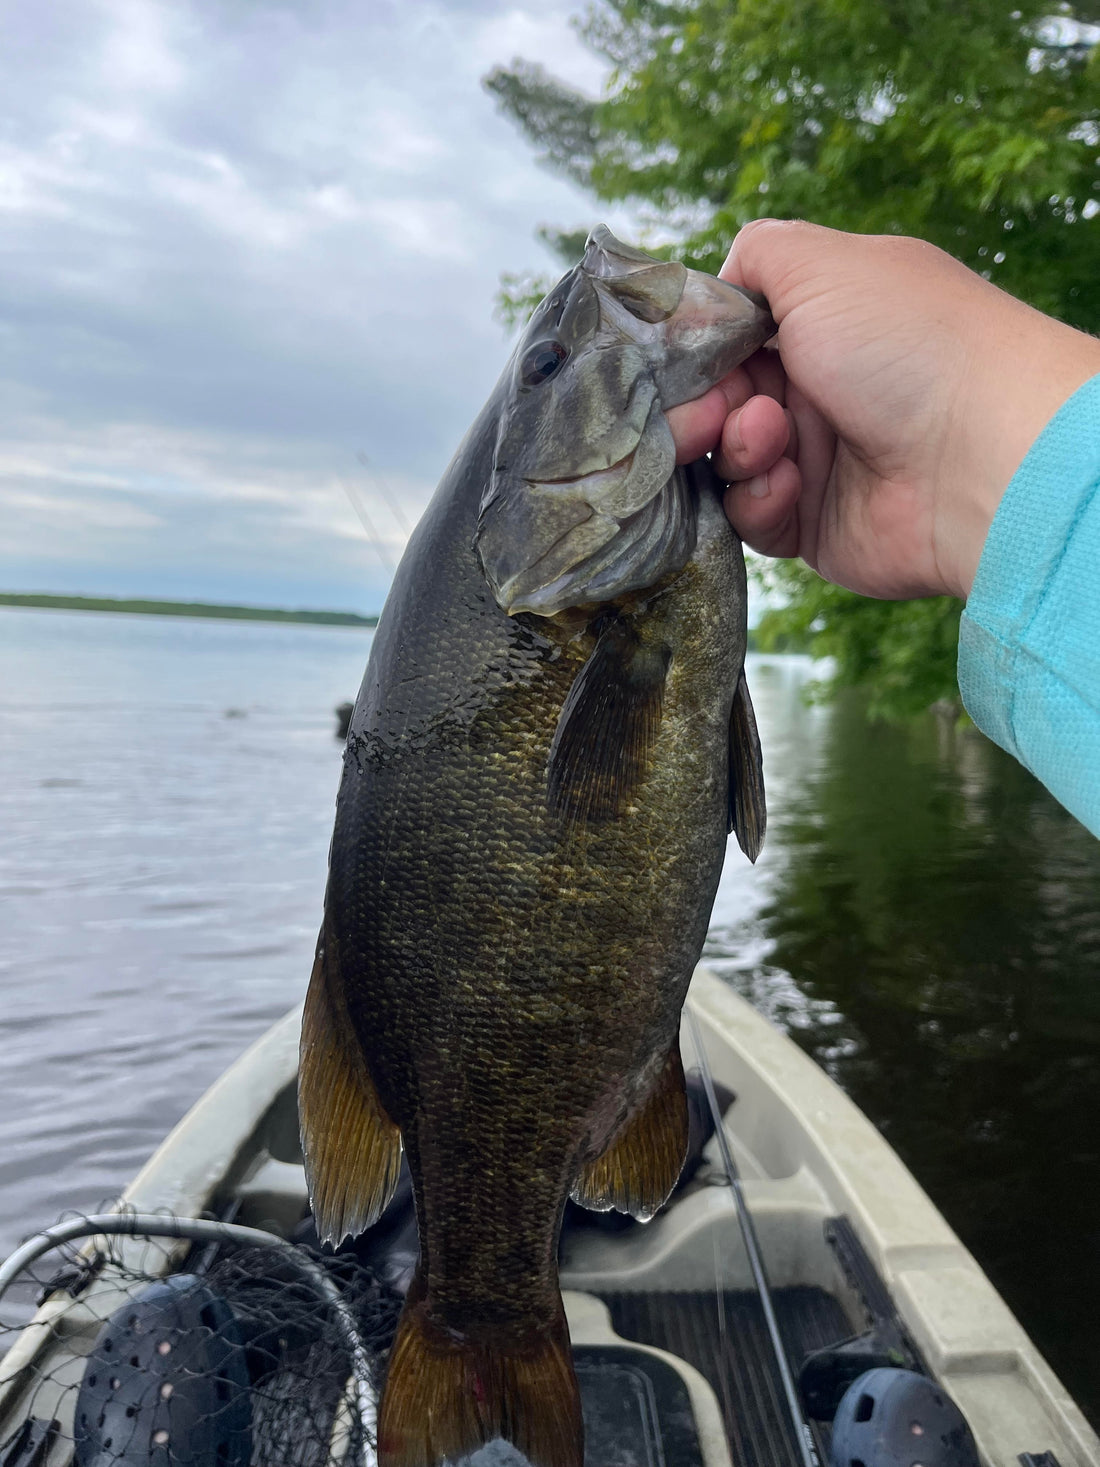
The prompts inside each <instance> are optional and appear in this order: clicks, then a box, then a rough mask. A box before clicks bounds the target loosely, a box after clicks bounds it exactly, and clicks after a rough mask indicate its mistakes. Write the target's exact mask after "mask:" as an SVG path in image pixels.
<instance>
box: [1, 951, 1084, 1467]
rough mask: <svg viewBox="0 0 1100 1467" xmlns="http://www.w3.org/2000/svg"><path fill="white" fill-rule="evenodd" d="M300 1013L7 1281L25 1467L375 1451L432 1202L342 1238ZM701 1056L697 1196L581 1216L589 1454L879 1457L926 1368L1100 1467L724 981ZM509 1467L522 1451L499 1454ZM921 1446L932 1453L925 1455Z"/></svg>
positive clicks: (1031, 1439)
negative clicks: (882, 1414) (313, 1132)
mask: <svg viewBox="0 0 1100 1467" xmlns="http://www.w3.org/2000/svg"><path fill="white" fill-rule="evenodd" d="M300 1022H301V1013H300V1010H295V1011H293V1012H291V1013H289V1014H287V1015H286V1016H285V1018H283V1019H282V1020H280V1021H279V1022H278V1023H277V1024H275V1025H274V1026H273V1027H272V1028H271V1029H270V1030H269V1031H268V1033H266V1034H265V1035H264V1036H263V1037H262V1038H261V1039H260V1040H258V1041H257V1043H255V1044H254V1045H253V1046H252V1047H251V1048H250V1049H249V1050H248V1051H247V1052H246V1053H245V1054H244V1055H242V1057H241V1058H240V1059H239V1060H237V1061H236V1063H235V1064H233V1065H232V1066H231V1067H230V1069H229V1070H227V1071H226V1073H225V1074H224V1075H223V1076H222V1077H221V1079H219V1080H218V1081H217V1082H216V1083H215V1084H214V1085H213V1086H212V1087H211V1088H210V1089H209V1090H208V1091H207V1092H206V1094H205V1095H203V1096H202V1098H201V1099H200V1100H199V1101H198V1102H197V1104H196V1105H195V1106H194V1107H193V1108H192V1110H191V1111H190V1112H189V1113H188V1114H187V1115H186V1116H185V1117H184V1119H183V1120H182V1121H181V1122H180V1123H179V1125H178V1126H176V1128H175V1129H174V1130H173V1131H172V1133H171V1134H170V1135H169V1136H168V1137H167V1139H166V1140H165V1141H164V1142H163V1143H162V1145H161V1146H160V1147H159V1148H158V1150H157V1151H156V1152H155V1154H154V1155H153V1156H152V1158H151V1159H150V1160H149V1162H148V1163H147V1164H146V1165H145V1166H144V1167H143V1168H142V1170H141V1172H140V1173H139V1174H138V1175H137V1177H135V1178H134V1180H133V1182H132V1183H131V1184H130V1185H129V1187H127V1189H126V1191H125V1193H124V1194H123V1196H122V1197H121V1198H120V1200H119V1202H118V1203H117V1204H116V1206H115V1208H114V1210H113V1213H112V1214H111V1215H110V1216H108V1217H106V1218H104V1217H99V1218H96V1219H92V1220H83V1219H76V1220H74V1221H72V1222H70V1223H68V1224H66V1225H65V1227H66V1228H67V1230H68V1231H67V1235H66V1236H67V1242H65V1250H67V1251H64V1250H63V1256H62V1258H61V1261H60V1264H59V1260H58V1257H57V1246H58V1244H59V1243H62V1242H63V1241H64V1240H63V1239H62V1238H61V1237H60V1232H62V1231H64V1229H61V1230H51V1231H50V1232H49V1233H47V1234H43V1235H42V1240H41V1241H40V1242H39V1243H33V1242H32V1243H30V1244H28V1245H26V1246H25V1248H24V1249H22V1250H20V1255H19V1256H18V1257H15V1258H13V1260H10V1261H9V1265H5V1266H4V1269H3V1270H0V1288H4V1289H6V1288H8V1285H9V1281H14V1282H12V1283H11V1288H12V1290H13V1291H14V1295H18V1294H19V1290H20V1289H22V1297H25V1296H26V1293H27V1284H26V1280H27V1278H28V1277H29V1276H31V1275H33V1276H34V1277H35V1278H36V1279H37V1285H36V1288H37V1291H38V1297H37V1302H36V1304H35V1305H34V1308H33V1314H32V1316H31V1317H30V1318H29V1320H28V1319H24V1322H23V1323H22V1324H21V1326H20V1327H19V1328H18V1329H16V1328H15V1327H11V1328H9V1329H8V1330H7V1332H2V1331H0V1347H2V1346H5V1345H6V1346H7V1347H8V1348H7V1350H6V1353H5V1354H4V1356H3V1359H2V1360H0V1464H2V1467H64V1464H68V1463H70V1462H74V1463H75V1464H76V1467H85V1464H89V1467H91V1464H96V1467H106V1464H107V1463H116V1464H129V1463H133V1464H145V1463H152V1462H163V1463H165V1464H167V1463H169V1462H180V1463H193V1464H194V1467H199V1464H206V1463H210V1464H212V1467H214V1464H217V1467H234V1464H235V1463H238V1462H239V1463H241V1464H244V1463H246V1462H261V1461H265V1462H271V1463H273V1464H274V1463H276V1462H278V1463H280V1464H282V1463H292V1462H293V1463H299V1462H301V1463H313V1462H318V1463H321V1462H344V1461H358V1462H365V1463H369V1462H370V1461H371V1460H372V1448H371V1424H372V1412H373V1406H374V1403H375V1402H376V1400H377V1393H378V1387H379V1384H380V1381H381V1378H382V1374H383V1372H384V1363H385V1350H386V1344H387V1342H388V1338H389V1336H388V1334H387V1331H392V1328H393V1324H394V1321H395V1319H396V1312H397V1308H398V1306H399V1304H400V1298H401V1294H402V1292H403V1289H404V1287H405V1286H406V1285H407V1283H408V1279H409V1277H410V1275H411V1270H412V1264H413V1262H414V1260H415V1246H416V1244H415V1227H414V1221H413V1217H412V1211H411V1201H410V1198H409V1189H408V1185H407V1183H405V1184H404V1185H401V1186H399V1188H398V1193H397V1195H396V1197H395V1199H394V1202H393V1203H392V1204H391V1206H390V1208H389V1210H388V1211H387V1213H386V1214H384V1215H383V1217H382V1219H381V1220H380V1221H379V1223H378V1224H376V1226H375V1228H373V1229H371V1230H370V1231H369V1232H368V1233H367V1234H365V1235H364V1236H363V1238H361V1239H359V1240H356V1241H355V1242H354V1243H353V1244H349V1245H346V1246H345V1247H344V1248H343V1249H341V1250H339V1252H338V1253H337V1254H336V1255H333V1254H332V1253H331V1251H330V1250H321V1249H320V1248H319V1247H318V1246H317V1242H316V1235H315V1234H314V1233H313V1231H312V1225H311V1220H310V1216H309V1203H308V1197H307V1194H306V1187H305V1180H304V1174H303V1169H302V1155H301V1147H300V1142H299V1136H298V1117H297V1102H296V1079H297V1062H298V1038H299V1030H300ZM682 1046H683V1051H684V1064H685V1070H686V1071H688V1072H689V1073H690V1074H692V1075H693V1080H692V1086H693V1089H692V1095H691V1099H692V1101H693V1105H694V1107H695V1114H694V1115H693V1126H694V1132H695V1144H694V1147H693V1150H692V1153H691V1156H690V1157H689V1164H688V1167H687V1168H686V1170H685V1175H684V1177H683V1178H682V1179H681V1183H680V1185H679V1187H678V1188H677V1191H676V1192H675V1193H674V1195H673V1197H672V1199H671V1200H670V1202H669V1203H668V1204H667V1205H666V1206H665V1208H664V1209H663V1210H662V1211H661V1212H660V1213H659V1214H658V1215H657V1217H656V1218H654V1219H653V1220H652V1221H651V1222H649V1223H645V1224H643V1223H637V1222H634V1221H633V1220H631V1219H629V1218H625V1217H621V1216H620V1215H619V1214H615V1213H606V1214H600V1213H586V1212H584V1211H582V1210H581V1209H579V1208H574V1207H573V1206H572V1204H571V1205H570V1207H569V1209H568V1212H567V1216H566V1221H565V1226H564V1228H563V1234H562V1246H561V1254H560V1273H561V1282H562V1288H563V1292H564V1298H565V1303H566V1311H567V1316H568V1320H569V1326H570V1334H571V1338H572V1343H573V1349H574V1357H575V1363H576V1368H577V1375H578V1381H579V1383H580V1386H581V1397H582V1404H583V1409H584V1418H585V1429H586V1443H587V1448H586V1460H587V1461H588V1462H591V1463H593V1467H595V1464H596V1463H599V1464H600V1467H634V1464H639V1463H640V1464H650V1463H652V1464H654V1467H688V1464H690V1467H696V1464H698V1467H787V1464H791V1467H806V1464H807V1463H811V1464H812V1463H815V1462H821V1463H824V1462H828V1461H830V1460H831V1461H833V1462H836V1463H838V1464H839V1463H841V1462H843V1463H844V1464H845V1467H849V1464H850V1463H851V1462H852V1461H857V1462H863V1464H864V1467H874V1463H873V1462H872V1461H870V1460H865V1459H864V1458H863V1457H861V1456H859V1455H858V1454H857V1453H855V1452H848V1446H847V1445H846V1444H848V1443H850V1442H851V1441H856V1440H857V1439H858V1436H853V1435H852V1433H857V1434H858V1432H859V1430H860V1429H861V1428H860V1425H859V1415H860V1411H861V1410H863V1411H864V1413H865V1415H869V1414H870V1410H871V1407H870V1406H868V1405H867V1404H866V1403H868V1402H871V1401H872V1394H873V1392H872V1393H871V1394H863V1395H860V1391H861V1390H862V1389H863V1387H861V1386H860V1384H859V1383H860V1382H861V1381H872V1380H879V1379H881V1380H886V1379H887V1378H888V1377H889V1378H890V1379H891V1380H892V1381H895V1382H896V1381H897V1380H902V1378H903V1377H904V1379H906V1380H912V1378H913V1377H920V1378H921V1381H923V1383H924V1384H925V1385H926V1386H927V1388H928V1389H929V1390H932V1389H933V1388H934V1390H935V1392H937V1393H939V1395H946V1396H947V1397H948V1398H949V1401H953V1402H954V1403H955V1406H957V1408H958V1410H959V1411H960V1412H961V1413H962V1416H963V1418H965V1422H966V1424H967V1425H968V1426H969V1430H970V1433H972V1437H973V1442H974V1443H975V1444H976V1449H977V1454H978V1458H979V1459H980V1460H981V1461H982V1462H984V1463H989V1464H996V1467H1002V1464H1003V1467H1015V1464H1016V1463H1017V1462H1021V1461H1022V1462H1024V1463H1025V1464H1035V1467H1040V1464H1041V1467H1100V1439H1098V1438H1097V1436H1096V1434H1095V1433H1094V1432H1093V1431H1092V1429H1091V1428H1090V1426H1089V1424H1088V1423H1087V1421H1086V1420H1085V1418H1084V1416H1083V1414H1082V1413H1081V1411H1080V1410H1079V1409H1078V1407H1077V1406H1076V1405H1075V1404H1074V1402H1073V1401H1072V1400H1071V1399H1070V1397H1069V1395H1068V1393H1067V1392H1066V1391H1065V1389H1064V1388H1063V1387H1062V1385H1061V1384H1060V1383H1059V1381H1058V1379H1057V1378H1056V1376H1055V1375H1054V1373H1053V1371H1052V1370H1051V1369H1050V1367H1049V1366H1048V1365H1047V1363H1046V1362H1045V1361H1044V1360H1043V1358H1042V1356H1041V1355H1040V1354H1039V1352H1038V1351H1037V1349H1036V1348H1035V1346H1034V1345H1033V1344H1032V1342H1031V1341H1030V1339H1029V1338H1028V1336H1027V1334H1026V1333H1025V1331H1024V1330H1023V1329H1022V1327H1021V1326H1020V1324H1019V1323H1018V1322H1017V1321H1016V1319H1015V1318H1014V1317H1013V1315H1012V1313H1011V1312H1010V1310H1009V1309H1008V1308H1007V1306H1006V1305H1005V1303H1004V1302H1003V1300H1002V1299H1001V1298H1000V1296H999V1295H998V1294H997V1292H996V1290H995V1289H994V1288H993V1286H992V1285H991V1284H990V1282H989V1280H988V1279H987V1278H986V1276H985V1274H984V1273H983V1272H982V1270H981V1268H980V1267H979V1266H978V1264H977V1262H976V1261H975V1259H974V1258H973V1256H972V1255H971V1254H970V1253H969V1252H968V1251H967V1249H966V1248H965V1247H964V1246H963V1245H962V1243H961V1242H960V1240H959V1239H958V1238H957V1237H956V1235H955V1234H954V1233H953V1232H952V1230H951V1229H950V1228H949V1227H948V1225H947V1223H946V1222H945V1221H944V1219H943V1217H942V1216H941V1214H940V1213H939V1211H938V1210H937V1209H936V1207H935V1206H934V1205H933V1203H932V1202H931V1201H930V1199H929V1198H928V1197H927V1195H926V1194H925V1193H924V1192H923V1190H922V1189H921V1188H920V1186H919V1185H918V1184H917V1182H916V1180H915V1179H914V1178H913V1176H912V1175H911V1173H910V1172H909V1171H908V1170H907V1169H906V1168H905V1166H904V1165H903V1164H902V1162H901V1161H900V1159H899V1158H898V1156H897V1155H896V1154H895V1153H894V1151H893V1150H892V1149H891V1147H890V1146H889V1145H888V1143H887V1142H886V1141H885V1139H884V1138H883V1137H882V1136H881V1135H880V1134H879V1133H878V1132H877V1131H876V1130H875V1128H874V1127H873V1126H872V1125H871V1123H870V1122H869V1121H868V1120H867V1118H866V1117H865V1116H864V1115H863V1114H862V1113H861V1112H860V1111H859V1110H858V1108H857V1107H856V1106H855V1105H854V1104H853V1103H852V1102H851V1101H850V1100H849V1099H848V1098H847V1097H846V1096H845V1095H844V1094H843V1093H842V1092H841V1090H840V1089H839V1088H838V1087H837V1086H836V1085H835V1084H834V1083H833V1082H832V1081H831V1080H830V1079H829V1077H828V1076H827V1075H826V1074H825V1073H824V1072H823V1071H822V1070H821V1069H820V1068H819V1067H818V1066H816V1065H815V1064H814V1063H813V1062H812V1061H811V1060H810V1059H809V1058H808V1057H807V1056H806V1055H805V1054H804V1053H803V1052H802V1051H801V1050H800V1049H799V1048H798V1047H797V1046H796V1045H795V1044H794V1043H792V1042H791V1040H789V1039H788V1038H787V1037H786V1036H785V1035H783V1034H782V1033H781V1032H780V1031H779V1030H777V1029H776V1028H775V1027H773V1026H772V1025H771V1024H770V1023H769V1022H768V1021H767V1020H766V1019H764V1018H763V1017H762V1016H761V1015H759V1014H758V1013H756V1012H755V1011H754V1010H753V1009H752V1008H751V1007H750V1006H749V1005H748V1004H747V1003H746V1002H745V1001H744V1000H743V999H741V998H740V997H739V996H738V995H737V994H735V993H734V992H733V991H732V989H731V988H730V987H729V986H728V985H727V984H725V983H724V982H722V981H721V980H720V979H719V978H717V977H716V976H715V975H714V974H712V973H710V972H708V971H707V970H706V969H705V968H704V967H700V968H699V969H698V970H697V971H696V973H695V976H694V978H693V981H692V986H691V990H690V993H689V997H688V1003H687V1006H686V1010H685V1023H684V1026H683V1033H682ZM695 1072H697V1073H698V1076H699V1077H700V1078H695ZM715 1113H717V1116H718V1118H719V1120H720V1123H721V1124H720V1128H716V1127H715V1126H714V1124H713V1116H714V1114H715ZM696 1122H698V1124H696ZM36 1250H37V1251H36ZM265 1250H266V1251H265ZM14 1295H13V1294H9V1295H8V1298H7V1299H6V1300H4V1301H0V1320H2V1319H6V1318H7V1317H8V1313H10V1309H9V1308H8V1303H9V1300H10V1299H11V1298H12V1297H14ZM257 1301H259V1302H257ZM319 1321H326V1322H325V1323H324V1325H323V1328H322V1325H321V1323H318V1322H319ZM311 1331H312V1333H311ZM868 1372H874V1373H875V1374H874V1375H869V1374H868ZM326 1382H328V1384H326ZM918 1383H919V1382H918ZM853 1391H854V1392H855V1397H853ZM867 1391H868V1392H871V1387H867ZM939 1395H937V1399H938V1398H939ZM853 1399H855V1402H856V1404H855V1405H854V1406H852V1404H851V1402H852V1400H853ZM882 1399H883V1400H884V1401H885V1399H886V1396H885V1395H883V1398H882ZM884 1409H885V1408H884ZM295 1412H296V1413H297V1414H294V1413H295ZM842 1417H843V1419H844V1421H845V1423H847V1424H846V1425H845V1427H844V1433H845V1434H844V1435H843V1441H842V1440H841V1437H842V1433H841V1429H840V1427H841V1421H842ZM899 1420H900V1418H899ZM158 1422H159V1423H160V1424H159V1425H158ZM910 1429H911V1430H912V1431H914V1432H916V1431H918V1427H917V1426H916V1425H911V1424H906V1425H905V1430H910ZM845 1452H848V1455H847V1456H846V1455H845ZM482 1459H483V1460H484V1462H485V1463H486V1464H489V1463H490V1462H493V1463H497V1464H500V1467H503V1464H504V1463H505V1462H519V1461H521V1460H522V1459H521V1458H520V1457H519V1455H518V1454H517V1453H515V1452H514V1450H513V1449H512V1448H510V1447H508V1446H507V1445H506V1444H504V1443H500V1442H496V1443H491V1444H490V1445H489V1446H488V1447H485V1448H483V1449H482V1450H481V1451H480V1452H479V1453H476V1454H475V1455H474V1457H472V1458H470V1459H469V1460H470V1461H471V1462H475V1461H480V1460H482ZM882 1460H884V1461H885V1460H886V1458H882ZM889 1460H890V1461H894V1460H898V1461H901V1460H902V1458H901V1457H897V1458H895V1457H890V1458H889ZM904 1460H906V1461H908V1462H910V1463H913V1464H920V1463H922V1462H923V1463H925V1464H927V1463H928V1462H930V1461H931V1460H932V1454H931V1453H929V1452H927V1451H926V1452H924V1453H923V1454H922V1450H921V1444H920V1443H919V1442H914V1443H913V1444H912V1445H911V1449H910V1450H909V1455H908V1456H907V1457H906V1458H905V1459H904ZM960 1460H961V1459H960Z"/></svg>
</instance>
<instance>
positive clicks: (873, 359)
mask: <svg viewBox="0 0 1100 1467" xmlns="http://www.w3.org/2000/svg"><path fill="white" fill-rule="evenodd" d="M720 274H721V276H722V278H723V279H726V280H730V281H733V282H734V283H735V284H737V285H743V286H747V287H748V288H750V289H752V290H758V291H761V292H763V294H764V295H765V296H766V297H767V299H768V302H769V304H770V306H771V310H772V314H773V316H774V317H775V319H776V321H777V322H778V323H779V334H778V352H776V351H774V350H765V351H762V352H758V353H756V355H755V356H754V357H752V358H750V360H749V361H748V362H746V363H744V364H743V365H742V366H741V367H739V368H738V369H737V370H736V371H735V372H733V373H731V375H730V376H729V377H727V378H726V379H725V381H724V382H722V383H720V384H719V386H718V387H716V388H713V389H712V390H711V391H710V392H709V393H707V394H706V396H705V397H703V398H700V399H699V400H698V401H697V402H694V403H685V404H683V405H682V406H681V407H678V408H674V409H672V410H671V411H670V413H669V415H668V417H669V423H670V424H671V426H672V431H673V435H674V437H675V438H676V441H677V450H678V458H679V461H680V462H681V463H683V462H689V461H690V460H691V459H694V458H698V457H699V456H700V454H702V453H704V452H706V451H708V450H709V449H714V448H716V450H717V451H716V453H715V467H716V469H717V471H718V473H719V474H720V475H721V476H722V477H724V478H726V479H728V480H730V481H731V482H730V487H729V489H728V490H727V491H726V498H725V504H726V512H727V514H728V515H729V517H730V520H731V521H732V523H733V525H734V528H735V529H736V530H737V531H738V533H739V534H740V535H741V537H742V539H743V540H744V541H745V542H746V543H747V544H748V545H750V546H752V548H753V549H755V550H759V551H761V552H763V553H764V554H767V555H777V556H793V555H799V556H801V557H802V558H803V560H805V561H806V562H807V563H808V564H809V565H811V566H813V567H814V569H815V570H817V571H818V572H819V573H820V574H821V575H822V576H824V577H825V578H826V579H828V580H830V581H834V582H835V583H837V584H838V585H842V586H847V587H849V588H850V589H851V590H854V591H860V592H862V593H863V594H864V595H868V596H878V597H883V598H902V597H909V596H934V595H939V594H942V593H949V594H951V595H955V596H963V597H965V596H966V595H968V594H969V591H970V586H971V583H972V581H973V579H974V573H975V571H976V570H977V566H978V560H979V558H980V556H981V552H982V547H983V545H984V544H985V538H986V534H987V532H988V530H989V525H990V522H991V521H992V518H993V515H994V513H995V511H996V509H997V505H998V504H999V503H1000V500H1001V497H1002V495H1003V494H1004V491H1005V489H1006V488H1007V486H1008V482H1009V480H1010V479H1011V478H1012V475H1013V474H1014V473H1015V471H1016V469H1017V467H1018V466H1019V464H1020V462H1021V460H1022V459H1023V457H1024V455H1025V454H1026V452H1027V450H1028V448H1029V447H1030V446H1031V444H1032V442H1033V441H1034V439H1035V438H1036V437H1037V435H1038V434H1039V432H1040V431H1041V429H1042V428H1043V426H1044V425H1045V424H1046V423H1047V421H1048V420H1049V419H1050V418H1051V417H1052V416H1053V414H1054V413H1055V412H1056V411H1057V409H1058V408H1059V407H1060V406H1061V404H1062V403H1063V402H1064V401H1065V400H1066V399H1067V398H1068V397H1069V396H1070V395H1071V394H1072V393H1073V392H1074V391H1076V389H1077V388H1078V387H1079V386H1081V384H1082V383H1084V382H1086V381H1087V380H1088V379H1089V377H1091V376H1092V375H1093V374H1094V373H1096V372H1100V342H1098V341H1096V340H1095V339H1094V338H1093V337H1091V336H1087V335H1085V334H1084V333H1083V332H1080V331H1074V330H1073V329H1072V328H1071V327H1068V326H1065V325H1063V324H1062V323H1061V322H1059V321H1054V320H1052V319H1051V318H1050V317H1047V316H1044V315H1042V314H1041V313H1040V312H1038V311H1035V310H1033V309H1032V308H1031V307H1030V306H1025V305H1024V304H1023V303H1022V302H1020V301H1018V300H1016V299H1014V298H1013V297H1012V296H1009V295H1006V294H1005V293H1004V292H1003V291H1001V290H998V289H997V288H996V287H995V286H993V285H991V284H990V283H989V282H988V281H986V280H983V279H982V278H981V276H979V275H975V274H974V273H973V272H972V271H970V270H968V269H967V268H966V267H965V266H964V265H961V264H959V263H958V261H956V260H954V259H952V258H951V256H950V255H947V254H945V253H944V252H943V251H942V250H939V249H937V248H936V247H935V246H934V245H930V244H927V243H925V242H923V241H921V240H915V239H904V238H899V237H895V236H866V235H854V234H842V233H839V232H838V231H836V230H831V229H825V228H822V227H821V226H818V225H813V224H805V223H801V222H781V221H778V220H758V221H756V222H755V223H752V224H749V225H746V226H745V228H744V229H742V230H741V232H740V233H739V234H738V236H737V238H736V239H735V240H734V243H733V247H732V249H731V250H730V253H729V258H728V259H727V261H726V263H725V265H724V266H723V268H722V270H721V272H720Z"/></svg>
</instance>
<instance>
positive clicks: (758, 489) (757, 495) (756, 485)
mask: <svg viewBox="0 0 1100 1467" xmlns="http://www.w3.org/2000/svg"><path fill="white" fill-rule="evenodd" d="M747 488H748V491H749V493H750V494H751V495H752V497H753V498H754V499H766V498H767V497H768V476H767V474H755V475H754V476H753V477H752V478H751V479H749V480H748V481H747Z"/></svg>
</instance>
